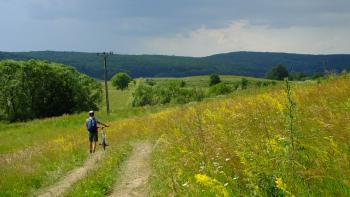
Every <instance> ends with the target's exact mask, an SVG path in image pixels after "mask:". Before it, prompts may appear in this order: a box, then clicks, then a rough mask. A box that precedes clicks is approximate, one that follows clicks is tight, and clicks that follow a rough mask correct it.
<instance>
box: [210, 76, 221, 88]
mask: <svg viewBox="0 0 350 197" xmlns="http://www.w3.org/2000/svg"><path fill="white" fill-rule="evenodd" d="M220 82H221V79H220V76H219V75H218V74H212V75H210V82H209V86H213V85H215V84H218V83H220Z"/></svg>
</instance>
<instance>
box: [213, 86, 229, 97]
mask: <svg viewBox="0 0 350 197" xmlns="http://www.w3.org/2000/svg"><path fill="white" fill-rule="evenodd" d="M230 92H232V88H231V87H229V86H228V85H226V84H224V83H218V84H216V85H213V86H211V87H210V88H209V95H214V96H216V95H222V94H228V93H230Z"/></svg>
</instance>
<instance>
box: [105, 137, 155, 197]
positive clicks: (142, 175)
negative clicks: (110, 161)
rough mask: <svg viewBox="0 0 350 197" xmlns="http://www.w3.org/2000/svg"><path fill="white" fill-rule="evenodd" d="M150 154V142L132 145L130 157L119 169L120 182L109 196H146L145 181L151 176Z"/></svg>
mask: <svg viewBox="0 0 350 197" xmlns="http://www.w3.org/2000/svg"><path fill="white" fill-rule="evenodd" d="M151 153H152V145H151V143H150V142H147V141H143V142H138V143H135V144H134V146H133V152H132V154H131V156H130V157H129V159H128V160H126V162H125V163H124V164H123V166H122V168H121V172H122V174H121V178H120V181H118V183H117V184H116V186H115V187H114V190H113V193H112V194H111V195H110V196H115V197H117V196H118V197H126V196H138V197H139V196H147V191H148V189H147V181H148V178H149V176H150V175H151V164H150V162H151V161H150V160H151Z"/></svg>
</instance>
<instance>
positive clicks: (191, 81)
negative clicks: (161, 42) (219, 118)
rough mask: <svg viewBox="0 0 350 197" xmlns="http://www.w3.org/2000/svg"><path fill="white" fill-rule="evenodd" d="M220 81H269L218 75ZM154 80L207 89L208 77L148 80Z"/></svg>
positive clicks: (230, 82)
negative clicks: (182, 83) (184, 83)
mask: <svg viewBox="0 0 350 197" xmlns="http://www.w3.org/2000/svg"><path fill="white" fill-rule="evenodd" d="M220 78H221V81H222V82H223V83H225V84H234V83H238V82H240V81H241V80H242V78H246V79H247V80H251V81H258V80H261V81H269V80H268V79H263V78H254V77H244V76H235V75H220ZM150 79H154V80H155V81H157V82H161V83H162V82H169V81H175V80H180V81H181V80H182V81H185V82H186V85H187V86H189V87H203V88H205V87H209V79H210V76H209V75H203V76H192V77H178V78H176V77H155V78H150Z"/></svg>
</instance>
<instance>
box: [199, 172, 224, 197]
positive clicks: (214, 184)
mask: <svg viewBox="0 0 350 197" xmlns="http://www.w3.org/2000/svg"><path fill="white" fill-rule="evenodd" d="M194 177H195V179H196V181H197V183H200V184H201V185H203V186H206V187H208V188H209V189H210V190H212V191H214V192H215V193H216V194H222V195H223V196H224V197H227V196H229V194H228V192H227V190H226V188H225V186H224V185H223V184H222V183H221V182H220V181H218V180H216V179H214V178H211V177H209V176H207V175H205V174H196V175H195V176H194Z"/></svg>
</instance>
